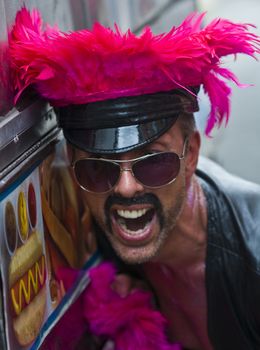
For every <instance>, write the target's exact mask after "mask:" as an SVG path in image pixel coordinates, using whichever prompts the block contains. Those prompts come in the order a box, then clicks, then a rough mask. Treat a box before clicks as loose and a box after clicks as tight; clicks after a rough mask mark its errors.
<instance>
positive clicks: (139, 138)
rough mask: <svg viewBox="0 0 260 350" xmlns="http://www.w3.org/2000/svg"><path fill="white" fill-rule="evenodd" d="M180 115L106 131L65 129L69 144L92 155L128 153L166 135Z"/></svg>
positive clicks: (106, 129)
mask: <svg viewBox="0 0 260 350" xmlns="http://www.w3.org/2000/svg"><path fill="white" fill-rule="evenodd" d="M177 118H178V115H176V116H174V117H170V118H162V119H159V120H154V121H151V122H145V123H142V124H136V125H128V126H121V127H116V128H105V129H71V128H70V129H65V130H63V133H64V136H65V138H66V139H67V141H68V142H69V143H71V144H72V145H74V146H75V147H77V148H80V149H82V150H84V151H87V152H91V153H122V152H128V151H131V150H134V149H137V148H140V147H144V146H145V145H146V144H149V143H151V142H152V141H154V140H156V139H157V138H158V137H160V136H161V135H162V134H163V133H165V132H166V131H167V130H168V129H169V128H170V127H171V126H172V125H173V124H174V123H175V122H176V120H177Z"/></svg>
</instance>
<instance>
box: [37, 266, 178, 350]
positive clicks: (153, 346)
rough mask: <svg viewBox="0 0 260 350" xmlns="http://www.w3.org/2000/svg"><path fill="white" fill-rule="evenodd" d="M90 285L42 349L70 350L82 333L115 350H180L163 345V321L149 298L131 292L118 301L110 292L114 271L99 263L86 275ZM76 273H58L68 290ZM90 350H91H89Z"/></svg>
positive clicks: (174, 345)
mask: <svg viewBox="0 0 260 350" xmlns="http://www.w3.org/2000/svg"><path fill="white" fill-rule="evenodd" d="M89 275H90V279H91V283H90V285H89V286H88V287H87V288H86V290H85V291H84V292H83V293H82V295H81V296H80V298H79V299H78V300H77V301H76V302H75V303H74V304H73V306H72V307H71V308H70V309H69V310H68V311H67V313H66V314H65V316H64V317H63V318H62V320H61V321H60V322H59V323H58V325H57V326H56V327H55V328H54V330H53V331H52V333H51V334H50V336H49V337H48V338H47V340H46V341H45V343H44V346H43V349H46V350H47V349H48V350H54V349H57V344H58V345H59V349H65V348H66V349H67V350H73V349H75V348H77V349H84V350H89V348H88V347H86V346H84V347H78V345H77V344H78V342H79V340H80V338H81V337H82V335H83V334H84V333H85V332H90V333H91V334H93V335H95V336H99V337H101V338H104V339H110V340H112V341H113V342H114V344H115V349H116V350H136V349H142V350H181V347H180V346H179V345H177V344H170V343H168V342H167V339H166V336H165V328H166V321H165V319H164V318H163V316H162V315H161V314H160V313H159V312H158V311H156V310H154V308H153V307H152V305H151V294H150V293H148V292H143V291H140V290H135V291H133V292H132V293H131V294H129V295H128V296H126V297H121V296H120V295H118V294H117V293H116V292H115V291H114V290H113V289H112V287H111V286H112V283H113V281H114V279H115V275H116V271H115V268H114V267H113V266H112V265H111V264H109V263H102V264H101V265H99V266H98V267H95V268H92V269H91V270H90V271H89ZM77 276H78V271H74V270H69V269H66V270H61V271H60V278H62V280H63V282H64V285H65V286H66V287H69V286H70V285H71V284H73V282H74V280H75V278H76V277H77ZM91 349H92V348H91Z"/></svg>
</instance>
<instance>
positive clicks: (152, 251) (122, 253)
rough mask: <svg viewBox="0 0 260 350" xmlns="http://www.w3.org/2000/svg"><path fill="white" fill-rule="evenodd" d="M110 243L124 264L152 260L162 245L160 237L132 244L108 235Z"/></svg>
mask: <svg viewBox="0 0 260 350" xmlns="http://www.w3.org/2000/svg"><path fill="white" fill-rule="evenodd" d="M110 243H111V245H112V247H113V249H114V251H115V253H116V254H117V255H118V256H119V258H120V259H122V260H123V261H124V262H125V263H126V264H130V265H135V264H143V263H146V262H149V261H152V260H153V259H154V258H155V257H157V256H158V255H159V251H160V248H161V246H162V239H159V240H157V241H151V242H148V243H146V244H142V245H139V246H133V245H125V244H123V243H121V242H118V241H114V240H113V239H111V237H110Z"/></svg>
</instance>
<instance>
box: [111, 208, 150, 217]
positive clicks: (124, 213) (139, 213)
mask: <svg viewBox="0 0 260 350" xmlns="http://www.w3.org/2000/svg"><path fill="white" fill-rule="evenodd" d="M148 210H149V209H147V208H146V209H139V210H117V214H118V215H119V216H121V217H123V218H125V219H137V218H139V217H140V216H143V215H144V214H146V213H147V211H148Z"/></svg>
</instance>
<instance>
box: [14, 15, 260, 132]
mask: <svg viewBox="0 0 260 350" xmlns="http://www.w3.org/2000/svg"><path fill="white" fill-rule="evenodd" d="M204 15H205V14H192V15H190V16H188V17H187V18H186V19H185V20H184V22H183V23H182V24H181V25H180V26H179V27H177V28H176V27H173V28H172V29H171V30H170V31H169V33H164V34H160V35H153V33H152V32H151V29H150V28H146V29H144V31H143V33H142V34H141V35H140V36H136V35H135V34H133V33H132V32H131V31H130V30H128V31H127V32H126V33H125V34H122V33H121V32H120V30H119V28H118V27H115V31H112V30H111V29H108V28H105V27H103V26H102V25H100V24H98V23H96V24H95V25H94V27H93V29H92V30H88V29H85V30H80V31H76V32H71V33H63V32H61V31H59V30H58V29H56V28H50V27H49V26H47V27H46V29H45V30H42V20H41V17H40V14H39V13H38V11H37V10H34V11H32V13H31V14H30V12H29V11H28V10H27V9H26V8H22V9H21V10H20V11H19V12H18V13H17V16H16V22H15V25H14V27H13V30H12V31H11V33H10V57H11V65H12V69H13V74H14V88H15V92H16V97H15V100H16V101H17V99H18V98H19V96H20V95H21V93H22V92H23V91H24V90H25V89H26V88H27V87H28V86H30V85H33V86H34V87H35V89H36V90H37V92H38V93H39V94H40V95H41V96H43V97H44V98H46V99H47V100H49V101H50V102H51V103H52V104H53V105H55V106H66V105H70V104H85V103H89V102H94V101H100V100H106V99H114V98H118V97H123V96H134V95H142V94H148V93H155V92H159V91H168V90H172V89H175V88H176V89H179V88H182V89H186V90H189V87H193V86H199V85H202V86H203V88H204V90H205V92H206V93H207V94H208V96H209V99H210V103H211V112H210V115H209V119H208V124H207V127H206V134H209V133H210V131H211V129H212V128H213V127H214V125H215V124H217V125H218V126H220V124H221V123H222V121H223V120H226V121H228V117H229V96H230V92H231V90H230V88H229V87H228V85H227V84H226V82H225V80H231V81H233V82H235V83H236V84H237V85H239V82H238V80H237V78H236V77H235V76H234V74H233V73H232V72H231V71H230V70H228V69H226V68H223V67H222V62H221V58H222V57H224V56H227V55H236V54H238V53H244V54H246V55H249V56H253V57H254V55H255V54H256V53H259V52H260V40H259V37H258V36H256V35H255V34H253V33H251V32H249V28H250V27H252V25H249V24H235V23H232V22H230V21H228V20H225V19H216V20H214V21H212V22H211V23H210V24H208V25H207V26H206V27H205V28H204V29H201V25H202V21H203V18H204Z"/></svg>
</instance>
